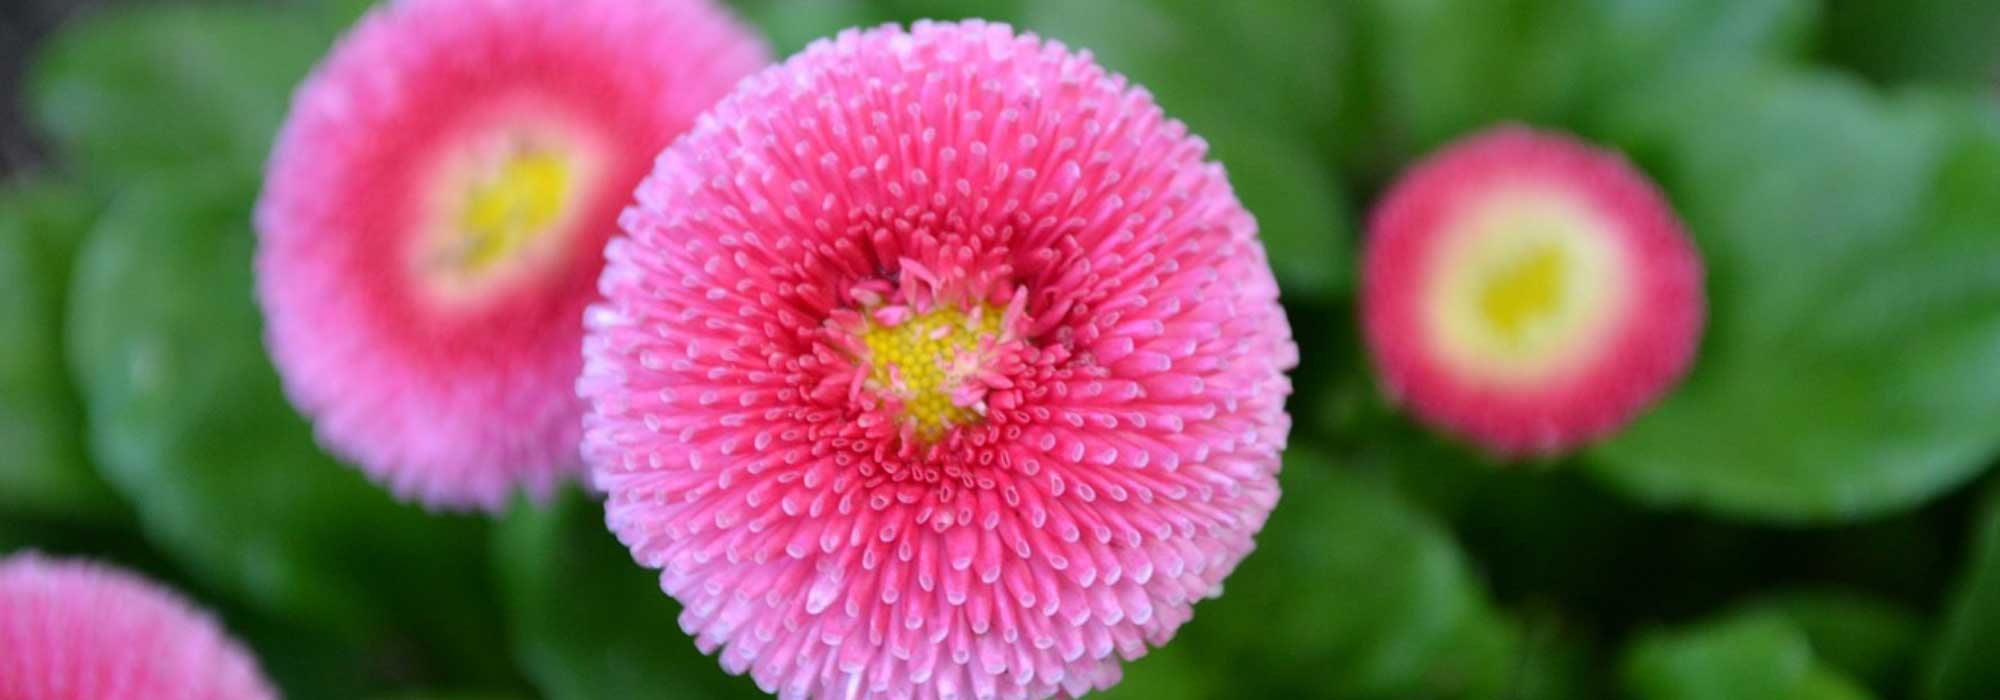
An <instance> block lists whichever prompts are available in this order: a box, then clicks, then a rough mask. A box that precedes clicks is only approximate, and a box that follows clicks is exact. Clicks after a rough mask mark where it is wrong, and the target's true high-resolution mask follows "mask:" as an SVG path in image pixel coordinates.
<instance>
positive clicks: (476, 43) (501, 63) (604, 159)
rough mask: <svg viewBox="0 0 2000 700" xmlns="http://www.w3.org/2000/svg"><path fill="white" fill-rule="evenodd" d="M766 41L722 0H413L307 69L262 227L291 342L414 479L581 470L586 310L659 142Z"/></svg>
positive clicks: (284, 371) (458, 498)
mask: <svg viewBox="0 0 2000 700" xmlns="http://www.w3.org/2000/svg"><path fill="white" fill-rule="evenodd" d="M766 62H767V58H766V53H765V49H764V47H763V44H762V43H761V41H760V40H759V39H757V38H755V37H754V36H753V35H752V34H751V33H750V32H749V31H748V30H746V29H745V28H744V27H742V26H740V25H739V24H738V23H737V22H736V21H734V20H733V19H732V18H731V17H729V16H728V15H727V14H726V13H725V12H724V11H723V10H722V9H720V8H718V7H716V6H714V5H713V4H712V3H710V2H708V1H707V0H400V1H398V2H391V3H388V4H386V5H385V6H383V7H382V8H379V9H377V10H375V11H374V12H372V13H371V14H370V15H368V17H367V18H365V19H363V20H362V21H361V23H360V24H359V25H358V26H357V27H355V29H354V30H353V31H352V32H351V33H349V34H348V36H347V37H345V38H344V39H342V40H341V41H340V43H339V44H338V45H336V46H335V48H334V50H333V52H332V54H331V55H330V56H328V57H327V59H326V60H325V62H324V63H323V64H321V65H320V66H319V68H318V69H317V71H316V72H315V73H314V74H313V75H312V76H311V77H310V78H308V79H307V80H306V82H305V84H304V85H303V86H301V87H300V89H299V92H298V94H297V96H296V97H295V98H294V101H293V105H292V113H291V115H290V117H289V119H288V121H287V123H286V125H285V127H284V130H283V131H282V132H281V135H280V137H279V139H278V143H277V146H276V150H275V152H274V153H273V155H272V158H271V162H270V166H269V172H268V177H267V180H266V183H265V190H264V194H263V197H262V200H261V201H260V202H259V203H258V210H257V225H258V229H259V231H260V233H261V236H262V237H261V244H260V248H259V250H258V259H257V273H258V280H257V282H258V293H259V297H260V300H261V302H262V304H263V306H264V310H265V313H266V316H267V322H268V324H269V328H268V332H267V338H268V341H269V344H270V346H271V351H272V357H273V360H274V361H275V362H276V364H277V368H278V370H279V373H280V374H281V375H283V377H284V380H285V387H286V390H287V392H288V393H289V394H290V396H291V398H292V400H293V401H294V402H295V403H297V405H298V406H299V408H300V409H301V410H302V411H303V412H304V413H305V414H307V416H309V417H310V418H311V419H312V420H313V421H314V423H315V427H316V430H317V431H318V434H319V436H320V438H321V440H322V441H324V442H325V443H326V445H327V446H328V447H329V448H331V449H332V450H334V451H335V452H337V453H338V454H340V455H341V456H343V457H345V458H348V459H352V460H354V461H356V462H359V463H360V465H361V466H362V468H364V469H365V470H367V471H368V472H369V473H370V474H371V475H373V476H374V477H376V478H377V479H378V480H380V481H383V482H385V483H386V484H387V485H388V486H389V487H390V489H391V490H393V491H395V492H396V493H397V494H398V495H400V496H402V497H405V498H415V499H418V500H421V501H423V502H424V503H426V504H429V505H431V506H434V507H446V508H463V507H468V506H478V507H484V508H487V509H489V510H490V509H496V508H498V507H500V506H502V505H503V504H504V503H505V502H506V500H507V498H508V496H509V494H510V492H511V491H512V490H513V489H514V488H515V487H516V486H525V487H526V488H527V490H528V491H530V492H531V493H533V494H536V495H541V494H544V493H546V492H547V491H548V490H549V489H550V488H551V487H552V485H553V484H554V483H555V482H557V481H558V480H560V479H561V478H563V477H564V476H566V475H568V474H570V473H573V472H575V471H578V470H579V469H580V466H581V460H580V458H579V456H578V454H577V443H578V440H579V437H580V431H581V429H580V427H579V424H580V421H581V418H580V416H581V415H582V403H581V401H580V400H578V399H577V398H576V397H575V393H574V384H575V381H576V377H577V373H578V372H579V371H580V369H581V366H582V360H581V358H580V356H579V353H578V350H577V348H578V346H579V343H580V342H581V340H580V339H581V337H582V333H583V331H582V327H583V309H584V307H585V306H586V305H587V304H588V303H589V300H590V299H591V297H592V296H594V294H593V291H594V290H593V288H592V285H593V284H594V283H595V281H596V278H597V273H598V271H599V270H600V269H602V265H603V248H604V242H605V241H606V240H608V239H609V238H610V237H611V236H612V235H614V233H615V232H616V231H617V224H616V221H617V214H618V210H619V209H620V208H621V207H622V206H623V205H624V203H625V202H627V201H629V200H630V198H631V192H632V188H633V186H635V185H636V184H637V183H638V182H639V180H640V178H642V177H644V175H645V173H646V171H647V170H648V168H649V167H650V166H651V164H652V161H653V157H654V156H655V155H657V154H658V152H659V150H660V149H661V148H663V147H665V146H666V144H667V143H669V142H670V141H672V139H673V138H674V137H675V136H676V135H678V134H679V133H681V132H682V131H684V130H686V129H687V127H689V126H690V125H692V124H693V123H694V118H695V116H696V115H698V114H699V113H700V112H701V111H702V110H703V109H706V108H707V107H708V106H709V105H710V104H711V103H713V102H714V101H715V100H716V99H717V98H719V97H721V96H722V94H723V93H725V92H726V91H727V90H728V89H729V87H730V85H732V84H734V83H735V81H736V80H737V79H738V78H740V77H742V76H744V75H747V74H749V73H750V72H751V71H754V70H756V69H757V68H759V67H761V66H763V65H764V64H765V63H766Z"/></svg>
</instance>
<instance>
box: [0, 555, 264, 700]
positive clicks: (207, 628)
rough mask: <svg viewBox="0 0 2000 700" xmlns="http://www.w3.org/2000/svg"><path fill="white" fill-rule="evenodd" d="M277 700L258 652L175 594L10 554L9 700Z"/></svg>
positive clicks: (4, 571)
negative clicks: (259, 667)
mask: <svg viewBox="0 0 2000 700" xmlns="http://www.w3.org/2000/svg"><path fill="white" fill-rule="evenodd" d="M276 697H278V693H277V692H276V691H274V690H272V689H271V684H270V682H269V681H266V680H265V679H264V675H263V673H262V672H260V671H258V670H257V662H256V660H255V659H254V658H252V657H251V656H250V654H249V652H248V651H246V650H245V649H244V648H243V646H242V645H241V644H238V643H236V641H235V640H232V639H230V638H229V637H228V636H227V634H225V633H224V632H223V630H222V628H221V627H220V626H218V625H217V624H216V622H215V620H214V619H213V618H211V617H210V616H209V615H208V614H207V613H204V612H202V611H200V610H197V609H195V608H194V607H192V606H190V605H189V604H188V602H187V601H185V600H182V599H181V597H180V596H178V595H175V594H174V593H173V592H172V591H168V590H166V589H163V588H160V587H159V586H156V585H154V584H152V583H151V582H148V581H146V580H144V579H141V578H139V577H137V576H134V575H132V574H129V573H126V572H124V571H120V570H118V569H114V568H110V567H106V566H100V565H97V564H90V563H83V562H71V561H58V560H51V559H45V558H43V557H41V556H38V555H36V554H34V553H24V554H15V555H12V556H8V557H5V558H0V698H10V699H12V698H21V699H23V700H270V699H272V698H276Z"/></svg>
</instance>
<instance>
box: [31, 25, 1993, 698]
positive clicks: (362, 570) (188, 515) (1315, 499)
mask: <svg viewBox="0 0 2000 700" xmlns="http://www.w3.org/2000/svg"><path fill="white" fill-rule="evenodd" d="M365 5H366V3H365V2H358V1H355V0H325V1H323V2H306V1H301V2H290V3H282V4H273V3H266V4H248V3H199V4H196V3H166V2H150V3H140V2H129V3H120V2H96V3H85V4H81V5H79V4H72V3H64V2H60V1H52V0H7V3H6V4H4V5H0V88H4V89H5V90H6V92H8V93H9V95H10V97H9V100H8V102H7V103H6V109H7V111H6V112H5V113H4V115H0V130H4V131H0V172H4V175H5V181H4V184H0V552H4V551H10V550H14V549H18V548H27V547H32V548H36V549H41V550H45V551H49V552H54V553H61V554H78V555H89V556H94V557H99V558H103V559H108V560H112V561H116V562H120V563H122V564H125V565H127V566H131V567H134V568H137V569H139V570H142V571H145V572H147V573H149V574H150V575H153V576H155V577H158V578H160V579H162V580H165V581H167V582H169V583H171V584H173V585H176V586H178V587H180V588H182V589H183V590H186V591H188V592H189V593H190V594H191V595H193V596H194V597H196V598H198V599H200V600H201V601H203V602H204V603H205V604H207V605H209V606H212V607H214V608H216V609H217V610H219V611H220V612H221V613H222V614H223V615H224V616H225V618H226V619H227V621H228V623H229V625H230V626H231V628H232V629H234V630H236V631H237V632H238V633H239V634H241V635H242V636H244V637H245V638H247V639H248V640H249V641H250V643H251V644H252V645H253V646H254V647H255V649H256V651H257V653H258V654H259V655H260V657H261V658H262V660H263V662H264V664H265V665H266V666H267V668H268V670H269V671H270V673H271V674H272V675H274V676H275V677H276V678H277V680H278V681H279V682H280V683H281V684H282V685H283V686H284V688H285V690H286V692H287V694H288V696H289V697H292V698H296V699H313V698H328V699H333V698H341V699H352V698H382V699H388V698H402V699H408V700H416V699H419V698H495V699H504V698H536V697H543V698H550V699H552V700H603V699H615V698H687V699H704V698H743V697H757V693H756V691H755V689H754V688H753V687H752V686H751V684H750V683H748V682H747V681H745V680H742V679H739V678H733V677H729V676H726V675H724V674H723V673H721V672H720V670H719V669H718V668H717V667H716V665H715V663H714V662H713V661H712V660H710V659H706V658H703V657H701V656H700V655H698V654H697V653H696V652H695V651H694V649H693V646H692V644H691V643H690V642H689V641H688V640H687V639H686V638H685V636H683V635H682V634H681V633H680V632H679V631H678V628H677V626H676V624H675V622H674V616H675V614H676V612H677V611H676V609H675V607H674V605H673V604H672V602H671V601H669V600H668V599H666V598H665V597H664V596H662V595H660V594H659V593H658V589H657V587H656V586H655V585H654V582H653V579H652V576H651V574H649V573H648V572H646V571H644V570H641V569H640V568H638V567H637V566H635V565H633V564H632V563H631V561H630V559H629V558H628V557H627V555H626V554H625V552H624V551H623V549H622V548H621V547H620V546H619V545H618V544H617V543H616V542H615V541H614V540H613V539H612V537H611V536H610V535H609V534H608V533H606V532H605V530H604V528H603V527H602V524H601V522H602V513H601V511H600V509H599V508H598V507H597V506H596V504H594V503H592V502H591V501H590V500H588V499H587V498H586V497H584V496H583V495H581V494H579V493H575V492H572V493H568V494H566V495H564V496H563V497H562V498H560V499H558V500H557V501H556V502H555V503H552V504H549V505H548V506H547V507H541V508H535V507H529V506H527V505H525V504H524V505H522V506H519V507H516V508H515V509H514V510H513V512H511V513H510V514H508V515H506V516H504V517H500V518H496V519H490V520H489V519H486V518H475V517H458V516H435V515H429V514H426V513H424V512H422V511H421V510H419V509H416V508H412V507H408V506H403V505H399V504H396V503H394V502H393V501H391V500H390V499H389V498H388V497H387V496H386V495H385V494H384V493H383V492H382V491H380V490H379V489H377V488H375V487H373V486H372V485H370V484H368V483H367V482H365V481H364V480H363V479H362V478H361V477H360V476H359V475H358V473H357V472H356V471H354V470H352V469H350V468H347V467H345V466H343V465H341V464H339V463H338V462H336V461H335V460H333V459H332V458H330V457H328V456H326V455H325V454H323V453H322V452H320V451H319V450H318V449H316V448H315V446H314V444H313V442H312V439H311V435H310V432H309V430H308V428H307V426H306V425H305V423H304V422H303V421H302V420H301V419H299V418H298V417H297V416H296V415H295V414H294V413H293V412H292V411H291V409H290V408H289V406H288V405H287V403H286V402H285V400H284V399H283V397H282V396H281V395H280V393H279V390H278V384H277V380H276V378H275V376H274V375H273V374H272V370H271V369H270V366H269V364H268V360H267V359H266V358H265V355H264V351H263V347H262V345H261V343H260V340H259V332H260V320H259V317H258V314H257V312H256V309H255V306H254V304H253V303H252V301H251V297H250V268H249V259H250V255H251V251H252V248H253V237H252V234H251V232H250V230H249V227H248V212H249V209H250V206H251V203H252V200H253V198H254V197H255V194H256V191H257V187H258V183H259V177H260V174H259V170H260V167H261V163H262V159H263V156H264V153H265V150H266V148H267V146H268V144H269V139H270V135H271V132H272V130H273V128H274V127H275V125H276V124H277V122H278V121H279V120H280V119H281V118H282V116H283V114H284V111H285V104H286V98H287V95H288V94H289V91H290V89H291V87H292V85H294V84H295V83H296V82H297V80H298V79H299V78H300V77H301V76H302V75H303V74H304V73H305V71H306V70H308V68H309V67H310V66H311V65H312V63H313V62H314V60H315V59H317V58H318V56H319V55H321V54H322V53H323V52H324V51H325V49H326V47H327V46H328V44H329V43H330V42H331V41H332V39H333V38H334V36H336V34H337V33H338V32H339V31H340V30H341V29H342V28H343V27H345V26H347V24H348V23H350V22H351V21H352V20H353V18H354V17H356V16H358V14H359V13H360V12H361V11H362V10H363V8H364V7H365ZM736 6H737V8H738V9H739V10H740V11H741V13H742V14H743V15H744V16H745V17H746V18H747V19H749V20H750V21H751V22H753V23H755V24H756V25H757V26H758V27H760V28H762V29H763V30H764V31H765V32H766V33H767V34H768V36H769V37H770V38H771V41H772V43H773V44H774V46H775V47H776V49H777V50H778V51H779V52H780V53H781V54H788V53H790V52H792V51H794V50H797V49H798V48H800V47H801V46H803V45H804V44H805V43H806V42H808V41H810V40H811V39H812V38H814V37H817V36H821V35H825V34H829V33H831V32H833V31H835V30H837V29H839V28H842V27H846V26H851V25H857V24H876V23H881V22H885V21H895V20H908V19H914V18H918V17H939V18H954V17H963V16H984V17H989V18H993V19H999V20H1004V21H1008V22H1012V23H1014V24H1016V25H1019V26H1022V27H1025V28H1028V29H1030V30H1033V31H1035V32H1038V33H1040V34H1043V35H1045V36H1050V37H1054V38H1057V39H1060V40H1062V41H1063V42H1065V43H1067V44H1070V45H1073V46H1083V47H1088V48H1090V49H1091V50H1093V51H1094V52H1095V53H1096V54H1097V56H1098V57H1099V59H1100V60H1101V61H1102V62H1103V63H1105V64H1106V65H1107V66H1109V67H1110V68H1111V69H1113V70H1116V71H1119V72H1123V73H1126V74H1128V75H1130V76H1132V77H1133V78H1134V79H1135V80H1137V81H1139V82H1140V83H1142V84H1144V85H1146V86H1147V87H1148V88H1150V89H1151V90H1152V91H1153V92H1154V93H1155V94H1156V95H1157V96H1158V99H1159V100H1160V101H1161V102H1162V103H1163V104H1164V105H1165V106H1166V108H1167V110H1168V112H1169V113H1170V114H1173V115H1175V116H1177V117H1179V118H1181V119H1183V120H1185V121H1186V122H1188V123H1189V124H1190V125H1191V127H1192V128H1193V129H1194V131H1196V132H1197V133H1200V134H1202V135H1203V136H1204V137H1206V138H1207V139H1208V140H1209V141H1210V142H1211V144H1212V145H1213V148H1214V153H1215V155H1216V156H1217V157H1218V158H1219V159H1221V160H1222V161H1223V162H1224V163H1225V164H1226V165H1227V167H1228V169H1229V171H1230V174H1231V179H1232V181H1233V182H1234V183H1235V185H1236V187H1237V188H1238V191H1239V193H1240V195H1241V197H1242V199H1243V200H1244V201H1245V202H1246V204H1247V205H1248V206H1249V207H1250V208H1251V210H1252V211H1253V212H1254V213H1255V214H1256V215H1257V217H1258V219H1259V221H1260V223H1261V227H1262V230H1263V235H1264V237H1265V241H1266V244H1267V245H1268V246H1269V247H1270V249H1271V252H1272V260H1273V261H1274V264H1275V265H1276V267H1277V272H1278V275H1279V279H1280V281H1281V283H1282V285H1283V287H1284V291H1285V303H1286V307H1287V309H1288V311H1289V312H1290V314H1291V319H1292V322H1293V325H1294V328H1295V330H1296V331H1297V333H1298V334H1299V342H1300V345H1301V349H1302V353H1303V358H1304V359H1303V362H1302V365H1301V366H1300V368H1299V369H1298V371H1297V373H1296V375H1295V379H1296V383H1297V387H1298V391H1297V394H1296V395H1295V396H1294V397H1293V401H1292V406H1291V408H1292V411H1293V415H1294V416H1295V418H1296V429H1295V431H1294V434H1293V448H1292V449H1291V451H1290V452H1289V454H1288V456H1287V459H1286V469H1285V472H1284V475H1283V482H1284V486H1285V489H1286V493H1285V497H1284V500H1283V502H1282V503H1281V505H1280V506H1279V509H1278V511H1277V513H1276V514H1275V516H1274V517H1273V519H1272V520H1271V522H1270V525H1269V528H1268V530H1267V531H1266V532H1265V533H1264V535H1263V536H1262V537H1261V538H1260V542H1259V544H1260V547H1259V550H1258V553H1256V554H1255V555H1253V556H1252V557H1251V558H1250V559H1249V560H1248V561H1247V562H1246V563H1245V564H1244V565H1243V567H1242V568H1241V569H1240V570H1239V571H1238V572H1237V574H1236V575H1235V576H1234V577H1233V578H1231V579H1230V580H1229V582H1228V594H1227V595H1225V596H1224V597H1223V598H1221V599H1219V600H1216V601H1212V602H1208V603H1204V604H1202V605H1201V606H1200V607H1199V608H1197V616H1196V618H1195V620H1194V622H1192V623H1191V624H1190V625H1188V626H1187V627H1186V628H1185V629H1184V630H1183V631H1182V633H1181V635H1180V636H1179V638H1178V639H1177V640H1176V641H1175V642H1174V643H1173V644H1172V645H1170V646H1168V647H1166V648H1164V649H1162V650H1159V651H1157V652H1156V653H1154V654H1153V655H1152V656H1150V657H1148V658H1146V659H1144V660H1142V661H1140V662H1138V663H1135V664H1131V665H1129V666H1128V668H1127V680H1126V682H1125V683H1124V684H1123V685H1121V686H1119V687H1118V688H1117V689H1115V690H1114V691H1112V692H1110V693H1106V694H1104V696H1108V697H1113V698H1131V699H1135V700H1136V699H1160V700H1179V699H1190V700H1192V699H1205V698H1383V699H1389V698H1397V699H1410V698H1518V699H1539V698H1549V699H1559V698H1606V697H1629V698H1641V699H1647V700H1654V699H1657V700H1678V699H1682V698H1688V699H1695V698H1705V699H1724V700H1728V699H1734V698H1745V699H1755V700H1783V699H1787V698H1798V699H1802V700H1803V699H1813V700H1836V699H1837V700H1846V699H1852V698H1921V699H1929V700H1991V699H1993V698H2000V480H1996V479H1995V478H1994V477H1991V476H1986V474H1987V472H1989V471H1991V469H1990V468H1991V467H1992V466H1993V465H1994V463H1995V456H1996V454H2000V92H1996V85H2000V2H1993V1H1992V0H1828V1H1822V0H1351V1H1343V2H1336V1H1333V0H1324V1H1316V0H1297V1H1293V2H1276V1H1271V2H1265V1H1254V0H1243V1H1240V2H1211V1H1208V0H997V1H993V2H977V3H951V2H943V1H941V0H939V1H931V0H875V1H862V0H797V1H789V0H739V2H737V3H736ZM1504 121H1525V122H1528V123H1531V124H1535V125H1539V126H1542V127H1547V128H1556V129H1564V130H1568V131H1572V132H1574V133H1577V134H1579V135H1581V136H1582V137H1584V138H1587V139H1590V140H1593V141H1595V142H1597V143H1600V144H1603V145H1606V146H1607V147H1612V148H1616V149H1619V150H1622V151H1623V152H1625V153H1627V154H1628V155H1629V156H1630V157H1631V158H1633V159H1634V160H1635V161H1636V162H1637V163H1638V164H1639V165H1640V166H1641V167H1642V168H1643V169H1645V170H1646V171H1647V172H1648V173H1649V174H1651V175H1652V176H1653V177H1654V178H1656V179H1657V180H1658V181H1659V182H1660V183H1661V184H1662V185H1663V186H1664V188H1665V189H1666V190H1667V192H1668V194H1669V196H1670V197H1671V199H1672V200H1673V202H1674V204H1675V206H1676V207H1678V208H1679V210H1680V211H1681V213H1682V215H1683V216H1684V218H1685V219H1686V221H1687V223H1688V224H1689V226H1690V228H1691V231H1692V233H1693V235H1694V237H1695V239H1696V242H1697V244H1698V245H1699V247H1700V248H1701V250H1702V252H1703V254H1704V256H1705V258H1706V263H1707V266H1708V271H1709V279H1708V285H1709V286H1708V291H1709V295H1710V300H1711V323H1710V326H1709V329H1708V331H1707V334H1706V336H1705V338H1704V341H1703V346H1702V348H1701V354H1700V356H1699V358H1698V360H1697V363H1696V366H1695V368H1694V370H1693V372H1692V374H1691V376H1690V377H1689V378H1688V380H1687V382H1686V383H1685V384H1684V385H1682V386H1681V387H1680V388H1678V389H1677V390H1676V391H1675V392H1674V393H1672V394H1671V395H1669V396H1668V398H1667V399H1666V400H1665V401H1664V402H1663V403H1662V404H1661V405H1660V406H1658V407H1657V408H1656V409H1654V410H1653V411H1651V412H1649V413H1648V414H1646V415H1645V416H1643V417H1642V418H1641V419H1640V420H1639V421H1638V422H1637V423H1636V424H1635V425H1633V426H1632V427H1631V428H1630V429H1628V430H1626V431H1624V432H1622V433H1620V434H1619V435H1617V436H1615V437H1614V438H1612V439H1610V440H1609V441H1607V442H1605V443H1603V444H1601V445H1598V446H1595V447H1593V448H1590V449H1587V450H1585V451H1583V452H1582V453H1580V454H1577V455H1575V456H1573V457H1571V458H1567V459H1563V460H1560V461H1553V462H1544V463H1531V464H1513V465H1504V464H1498V463H1495V462H1493V461H1491V460H1489V459H1486V458H1484V457H1481V456H1479V455H1478V454H1476V453H1475V452H1473V451H1470V450H1468V449H1466V448H1464V447H1463V446H1461V445H1459V444H1456V443H1454V442H1453V441H1451V440H1449V439H1445V438H1441V437H1438V436H1436V435H1434V434H1432V433H1431V432H1429V431H1427V430H1425V429H1423V428H1421V427H1419V426H1417V425H1415V424H1413V423H1411V422H1410V421H1409V420H1408V419H1407V418H1405V417H1404V416H1402V415H1401V414H1399V412H1398V411H1396V410H1395V409H1394V408H1393V407H1391V406H1389V405H1387V404H1386V403H1385V402H1384V401H1383V400H1382V398H1381V397H1380V394H1379V392H1378V390H1377V388H1376V386H1375V384H1374V382H1373V380H1372V378H1371V376H1370V373H1369V369H1368V365H1367V358H1366V356H1365V354H1364V353H1363V352H1362V350H1361V348H1360V346H1359V344H1358V339H1357V337H1356V333H1355V324H1354V315H1355V314H1354V309H1353V289H1354V278H1355V273H1354V261H1355V259H1356V255H1355V248H1356V245H1357V243H1358V240H1359V235H1358V232H1359V229H1360V225H1361V223H1360V222H1361V220H1362V217H1363V215H1364V214H1365V212H1366V211H1367V207H1368V204H1369V203H1370V202H1371V201H1372V200H1373V198H1374V196H1375V193H1376V192H1377V191H1378V190H1380V189H1381V188H1382V187H1383V186H1384V185H1385V183H1386V182H1387V181H1388V180H1389V179H1390V178H1391V177H1392V176H1393V175H1394V174H1395V173H1396V172H1397V171H1398V170H1399V169H1400V168H1402V167H1404V166H1405V165H1407V164H1408V163H1409V162H1410V161H1411V160H1412V159H1413V158H1414V157H1417V156H1419V155H1421V154H1423V153H1425V152H1426V151H1428V150H1429V149H1431V148H1433V147H1435V146H1437V145H1439V144H1441V143H1443V142H1446V141H1448V140H1451V139H1453V138H1455V137H1458V136H1461V135H1464V134H1466V133H1469V132H1471V131H1475V130H1478V129H1480V128H1482V127H1484V126H1487V125H1491V124H1495V123H1499V122H1504Z"/></svg>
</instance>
